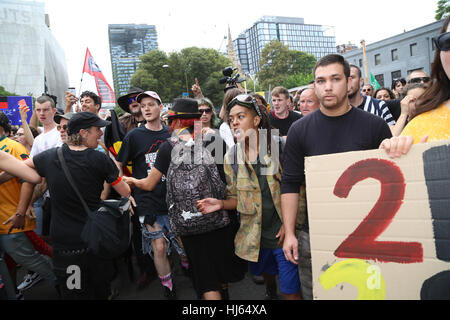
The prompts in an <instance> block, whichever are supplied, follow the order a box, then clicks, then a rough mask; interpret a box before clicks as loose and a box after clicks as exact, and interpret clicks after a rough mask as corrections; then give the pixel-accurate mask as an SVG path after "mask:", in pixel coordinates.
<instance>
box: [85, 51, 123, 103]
mask: <svg viewBox="0 0 450 320" xmlns="http://www.w3.org/2000/svg"><path fill="white" fill-rule="evenodd" d="M85 72H86V73H88V74H90V75H91V76H93V77H94V78H95V84H96V86H97V92H98V95H99V96H100V98H101V99H102V102H103V103H116V96H115V95H114V91H113V90H112V88H111V86H110V85H109V84H108V81H106V79H105V76H104V75H103V73H102V71H101V70H100V68H99V66H98V65H97V63H95V60H94V58H93V57H92V55H91V52H90V51H89V48H86V56H85V58H84V65H83V73H85Z"/></svg>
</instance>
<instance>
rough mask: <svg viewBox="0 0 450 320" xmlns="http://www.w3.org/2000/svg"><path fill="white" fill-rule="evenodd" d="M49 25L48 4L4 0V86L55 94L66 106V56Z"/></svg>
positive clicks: (0, 77)
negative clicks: (46, 9)
mask: <svg viewBox="0 0 450 320" xmlns="http://www.w3.org/2000/svg"><path fill="white" fill-rule="evenodd" d="M49 25H50V23H49V17H48V16H46V14H45V5H44V3H40V2H34V1H33V2H31V1H18V0H1V1H0V85H1V86H3V87H4V88H5V89H6V90H7V91H9V92H13V93H15V94H18V95H23V96H28V95H32V96H34V97H38V96H40V95H42V93H44V92H45V93H48V94H51V95H54V96H56V97H57V100H58V101H57V106H58V107H59V108H64V93H65V91H66V90H67V87H68V85H69V78H68V74H67V64H66V58H65V54H64V50H63V49H62V47H61V46H60V45H59V43H58V41H56V39H55V37H54V36H53V35H52V33H51V31H50V27H49Z"/></svg>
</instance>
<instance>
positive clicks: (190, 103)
mask: <svg viewBox="0 0 450 320" xmlns="http://www.w3.org/2000/svg"><path fill="white" fill-rule="evenodd" d="M201 116H202V114H201V113H200V112H198V102H197V100H196V99H192V98H179V99H175V100H174V101H173V106H172V108H171V109H170V110H169V112H168V116H167V119H191V118H200V117H201Z"/></svg>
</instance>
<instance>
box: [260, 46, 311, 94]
mask: <svg viewBox="0 0 450 320" xmlns="http://www.w3.org/2000/svg"><path fill="white" fill-rule="evenodd" d="M315 63H316V58H315V57H314V56H313V55H310V54H308V53H306V52H302V51H297V50H290V49H289V46H287V45H285V44H283V43H282V42H281V41H279V40H274V41H271V42H269V43H268V44H267V45H266V46H265V47H264V49H263V50H262V52H261V60H260V62H259V66H260V71H259V73H258V79H259V83H260V84H261V86H262V87H263V88H264V89H266V90H267V89H269V86H271V87H272V88H273V87H275V86H279V85H282V84H283V83H284V82H285V81H286V79H287V78H288V77H289V76H292V75H295V74H305V75H307V74H311V73H312V69H313V68H314V65H315ZM299 85H301V84H298V85H296V86H299Z"/></svg>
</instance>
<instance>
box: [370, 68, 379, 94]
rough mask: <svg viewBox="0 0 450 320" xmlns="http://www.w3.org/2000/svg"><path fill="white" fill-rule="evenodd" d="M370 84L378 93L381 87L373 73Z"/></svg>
mask: <svg viewBox="0 0 450 320" xmlns="http://www.w3.org/2000/svg"><path fill="white" fill-rule="evenodd" d="M370 84H371V85H372V87H373V90H374V91H377V90H378V89H380V87H381V86H380V84H379V83H378V81H377V79H375V77H374V76H373V74H372V72H371V73H370Z"/></svg>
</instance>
